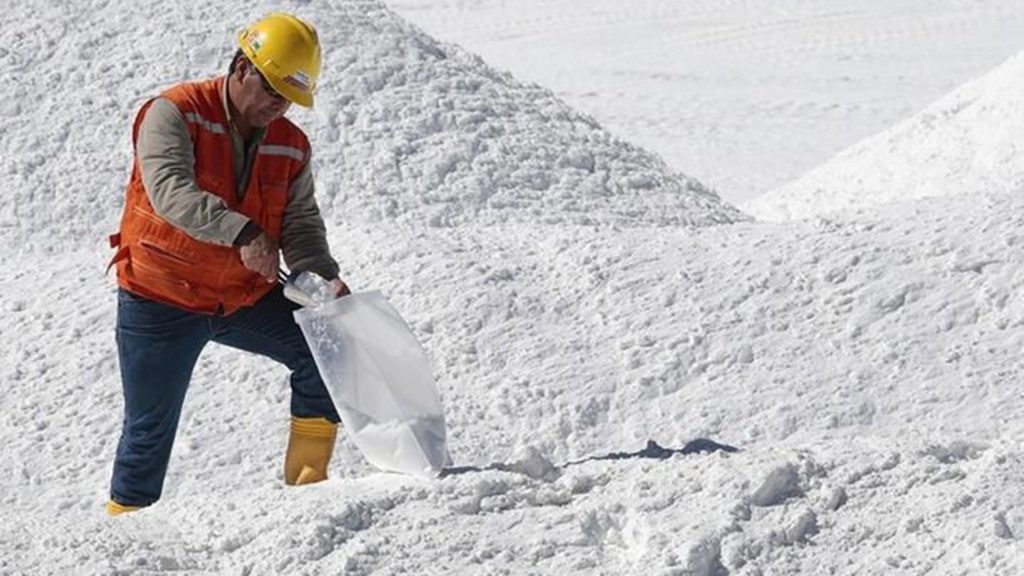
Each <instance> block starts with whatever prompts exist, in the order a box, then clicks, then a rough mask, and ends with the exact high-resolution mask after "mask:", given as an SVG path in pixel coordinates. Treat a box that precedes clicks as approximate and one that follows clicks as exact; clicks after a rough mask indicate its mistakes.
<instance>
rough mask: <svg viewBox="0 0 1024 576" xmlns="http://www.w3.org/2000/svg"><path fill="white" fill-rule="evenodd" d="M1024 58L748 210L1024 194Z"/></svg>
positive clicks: (788, 213)
mask: <svg viewBox="0 0 1024 576" xmlns="http://www.w3.org/2000/svg"><path fill="white" fill-rule="evenodd" d="M1022 94H1024V53H1021V54H1018V55H1017V56H1015V57H1013V58H1011V59H1010V60H1008V61H1007V62H1005V63H1004V64H1002V65H1001V66H999V67H997V68H996V69H995V70H994V71H992V72H990V73H989V74H988V75H986V76H984V77H982V78H979V79H976V80H973V81H971V82H968V83H967V84H965V85H963V86H961V87H960V88H958V89H957V90H955V91H953V92H952V93H950V94H948V95H947V96H945V97H943V98H942V99H940V100H938V101H937V102H935V103H934V104H932V105H931V106H929V107H928V108H926V109H925V110H924V111H922V112H921V113H920V114H917V115H916V116H914V117H912V118H910V119H908V120H906V121H904V122H902V123H900V124H898V125H896V126H895V127H893V128H892V129H890V130H888V131H886V132H883V133H881V134H877V135H875V136H872V137H871V138H868V139H866V140H864V141H862V142H860V143H858V144H856V145H854V146H852V147H851V148H848V149H847V150H845V151H843V152H842V153H840V154H838V155H837V156H836V157H834V158H833V159H831V160H829V161H828V162H826V163H825V164H823V165H821V166H819V167H818V168H815V169H814V170H812V171H810V172H809V173H807V174H806V175H805V176H803V177H802V178H800V179H799V180H797V181H795V182H792V183H790V184H788V185H786V186H783V187H782V188H779V189H776V190H774V191H772V192H769V193H767V194H765V195H764V196H762V197H760V198H758V199H756V200H754V201H752V202H751V203H749V204H747V205H745V206H744V208H745V209H746V210H747V211H748V212H749V213H751V214H753V215H755V216H757V217H758V218H763V219H766V220H787V219H795V218H806V217H809V216H814V215H817V214H822V213H825V212H831V211H835V210H841V209H856V208H862V207H866V206H870V205H873V204H881V203H884V202H890V201H894V200H906V199H913V198H923V197H932V196H945V195H950V194H976V193H980V192H1018V191H1020V190H1021V189H1022V188H1024V143H1022V140H1021V138H1022V136H1021V135H1022V134H1024V96H1022Z"/></svg>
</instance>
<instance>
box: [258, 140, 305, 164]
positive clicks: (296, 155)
mask: <svg viewBox="0 0 1024 576" xmlns="http://www.w3.org/2000/svg"><path fill="white" fill-rule="evenodd" d="M259 153H260V154H265V155H267V156H287V157H289V158H291V159H293V160H295V161H297V162H305V161H306V155H305V154H304V153H303V152H302V150H299V149H298V148H293V147H291V146H278V145H275V144H263V145H261V146H260V148H259Z"/></svg>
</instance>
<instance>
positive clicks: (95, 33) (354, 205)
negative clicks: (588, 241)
mask: <svg viewBox="0 0 1024 576" xmlns="http://www.w3.org/2000/svg"><path fill="white" fill-rule="evenodd" d="M68 10H69V9H67V8H63V7H61V6H57V5H54V6H50V7H48V8H46V9H45V10H41V12H40V11H35V12H34V11H32V10H29V9H28V8H23V7H20V6H19V7H14V8H12V13H9V14H6V15H5V18H6V20H7V21H9V22H10V23H11V25H12V26H14V27H15V28H16V30H15V31H14V38H15V41H13V42H12V43H11V44H10V46H9V47H8V48H5V50H4V51H0V70H5V71H8V72H11V73H13V74H15V75H16V76H17V77H18V78H19V81H18V82H17V83H13V84H9V85H7V86H6V87H5V88H4V90H5V93H4V98H0V112H2V114H0V134H2V135H3V136H4V137H3V138H0V159H2V160H0V173H3V174H4V175H5V176H6V181H7V183H8V192H7V193H8V196H7V197H8V198H9V201H8V202H5V203H4V204H3V205H2V207H0V235H2V236H4V237H7V238H8V239H14V238H17V239H18V242H19V245H20V246H22V247H23V248H24V249H26V250H28V249H32V248H40V247H42V248H50V249H53V248H58V247H59V248H60V249H61V250H65V249H70V248H74V247H77V246H89V247H94V246H99V245H101V243H102V242H103V239H104V238H105V236H106V234H108V233H109V232H111V231H113V230H114V229H116V227H117V221H118V218H119V216H120V210H121V204H122V201H123V189H124V185H125V182H126V181H127V178H128V171H129V167H130V159H131V142H130V130H131V122H132V118H133V117H134V115H135V113H136V111H137V110H138V108H139V106H140V105H141V104H142V102H144V101H145V100H146V99H147V98H149V97H151V96H153V95H156V94H158V93H159V92H160V91H161V90H162V89H163V88H165V87H168V86H170V85H172V84H174V83H177V82H179V81H182V80H186V79H196V80H198V79H202V78H206V77H211V76H214V75H217V74H220V73H223V71H224V69H225V68H226V64H227V62H228V61H229V59H230V56H231V54H232V53H233V51H234V40H233V39H234V34H235V33H236V32H237V30H239V29H240V28H241V27H242V26H243V25H245V23H247V22H248V21H249V20H250V19H252V18H254V17H255V16H257V15H258V14H253V13H250V11H249V10H237V7H234V6H232V5H231V4H230V3H225V4H224V5H221V4H217V3H213V4H209V5H206V6H204V11H205V12H204V14H203V16H202V17H201V18H183V17H182V14H181V13H180V12H176V11H172V10H161V9H159V7H155V6H148V5H133V6H132V7H131V8H130V9H127V8H124V7H123V6H121V5H119V4H116V3H114V4H107V5H102V6H99V7H97V9H96V10H90V11H88V12H87V13H83V14H70V13H68ZM299 14H300V15H301V16H303V17H305V18H307V19H309V20H310V21H311V22H313V23H314V24H315V25H316V26H317V28H318V30H319V32H320V37H321V42H322V45H323V46H324V50H325V51H324V60H325V61H324V67H323V70H324V74H323V76H322V78H321V87H320V89H319V92H318V99H317V107H316V108H315V109H314V110H312V111H305V110H302V109H299V108H297V107H296V108H294V109H293V110H292V112H291V113H290V117H291V118H292V119H293V120H295V121H296V122H297V123H298V124H299V125H301V126H302V127H303V128H304V129H306V131H307V132H308V133H309V134H310V136H311V140H312V142H313V146H314V157H313V158H314V162H315V165H314V167H315V169H316V172H317V181H318V186H319V195H320V199H321V206H322V208H323V210H324V214H325V217H326V219H327V220H328V221H333V222H334V223H336V224H337V223H350V222H353V221H363V222H376V221H381V220H389V221H397V222H399V223H408V224H410V225H420V224H424V225H431V226H451V225H456V224H460V223H465V222H469V221H473V222H476V223H497V222H510V221H511V222H516V221H523V222H548V223H581V224H588V223H606V224H616V225H631V224H636V225H694V226H696V225H706V224H712V223H717V222H731V221H734V220H737V219H739V218H741V217H742V216H741V213H740V212H738V211H737V210H736V209H735V208H733V207H731V206H729V205H727V204H724V203H723V202H722V201H721V200H719V198H718V196H717V195H715V194H714V193H713V192H712V191H710V190H708V189H707V188H705V187H704V186H702V185H701V184H700V183H699V182H697V181H696V180H693V179H691V178H688V177H686V176H682V175H679V174H676V173H674V172H672V171H671V169H669V168H668V167H667V166H666V164H665V163H664V162H663V161H662V160H661V159H660V158H658V157H656V156H654V155H652V154H650V153H648V152H645V151H643V150H641V149H639V148H637V147H635V146H632V145H629V144H627V143H625V142H623V141H621V140H618V139H616V138H614V137H613V136H611V135H610V134H609V133H608V132H606V131H605V130H603V129H602V128H601V127H600V126H598V125H597V123H596V122H594V121H593V120H592V119H590V118H588V117H586V116H584V115H582V114H580V113H578V112H575V111H574V110H572V109H571V108H570V107H569V106H568V105H566V104H565V103H563V102H562V101H560V100H558V99H557V98H556V97H555V96H554V95H553V94H552V93H551V92H550V91H548V90H545V89H542V88H540V87H538V86H534V85H527V84H523V83H520V82H517V81H516V80H515V79H513V78H512V77H511V76H509V75H508V74H504V73H500V72H497V71H494V70H492V69H490V68H489V67H487V65H486V64H484V63H483V61H481V60H480V59H479V58H476V57H474V56H472V55H470V54H467V53H466V52H465V51H463V50H462V49H460V48H458V47H456V46H450V45H442V44H439V43H438V42H436V41H434V40H433V39H431V38H429V37H428V36H426V35H425V34H423V33H422V32H420V31H419V30H417V29H415V28H414V27H412V26H411V25H410V24H408V23H406V22H405V21H404V20H402V19H401V18H399V17H398V16H397V15H395V14H394V13H393V12H391V11H390V10H388V9H387V8H386V7H384V5H383V4H381V3H380V2H376V1H359V0H350V1H342V2H335V3H330V4H328V3H310V4H307V5H303V6H302V7H301V10H299ZM51 22H53V23H55V24H54V25H52V26H51V25H50V24H49V23H51ZM68 22H74V23H75V30H76V32H75V34H71V33H70V29H69V28H68V26H69V24H67V23H68ZM30 102H31V104H29V103H30Z"/></svg>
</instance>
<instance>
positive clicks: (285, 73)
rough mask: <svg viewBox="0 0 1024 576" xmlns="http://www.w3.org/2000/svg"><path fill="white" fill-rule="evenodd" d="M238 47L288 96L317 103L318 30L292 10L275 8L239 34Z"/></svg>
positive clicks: (302, 103)
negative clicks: (277, 9) (284, 10)
mask: <svg viewBox="0 0 1024 576" xmlns="http://www.w3.org/2000/svg"><path fill="white" fill-rule="evenodd" d="M238 47H239V48H241V49H242V52H243V53H245V56H246V57H247V58H249V61H250V62H252V63H253V65H254V66H256V69H257V70H259V71H260V73H261V74H263V77H264V78H266V79H267V82H269V83H270V85H271V86H273V87H274V90H276V91H277V92H278V93H279V94H281V95H282V96H284V97H285V98H287V99H288V100H290V101H292V102H294V103H296V104H298V105H299V106H305V107H306V108H312V107H313V91H314V90H316V83H317V80H318V79H319V78H320V41H319V40H318V39H317V37H316V30H315V29H314V28H313V27H312V26H310V25H309V24H308V23H306V22H304V21H303V20H301V19H299V18H298V17H296V16H292V15H291V14H285V13H283V12H275V13H273V14H268V15H267V16H266V17H264V18H263V19H262V20H260V21H258V22H256V23H255V24H252V25H251V26H249V27H247V28H246V29H244V30H242V31H241V33H239V34H238Z"/></svg>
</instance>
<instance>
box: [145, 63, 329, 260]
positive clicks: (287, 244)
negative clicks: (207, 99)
mask: <svg viewBox="0 0 1024 576" xmlns="http://www.w3.org/2000/svg"><path fill="white" fill-rule="evenodd" d="M224 86H225V88H224V89H222V90H221V96H222V99H223V100H224V109H225V110H226V111H227V115H228V121H229V124H231V143H232V145H233V148H234V169H235V179H236V181H237V182H238V191H237V193H238V197H239V199H241V198H242V197H243V196H244V195H245V189H246V188H247V187H248V185H249V178H250V176H251V174H252V168H253V162H254V160H255V158H256V151H257V148H259V143H260V140H262V138H263V133H264V131H262V130H261V131H257V132H256V133H255V134H254V135H253V137H252V139H251V140H249V141H248V142H246V141H244V140H243V139H242V137H241V135H240V134H239V133H238V132H237V131H236V130H235V127H234V123H233V122H231V109H230V107H229V106H228V105H227V89H226V86H227V83H226V82H225V83H224ZM135 153H136V156H137V157H138V159H139V167H140V169H141V171H142V183H143V186H145V188H146V194H147V195H148V197H149V201H150V203H151V204H152V205H153V209H154V210H155V211H156V213H157V214H158V215H159V216H160V217H161V218H163V219H164V220H166V221H167V222H168V223H170V224H172V225H174V226H176V227H177V228H179V229H181V230H182V231H184V232H185V233H186V234H188V235H189V236H191V237H193V238H195V239H196V240H199V241H201V242H209V243H212V244H219V245H222V246H232V245H234V244H236V240H238V239H239V235H240V234H242V232H243V229H245V228H246V226H247V225H249V222H250V220H249V218H248V217H247V216H245V215H243V214H241V213H239V212H235V211H233V210H231V209H230V208H228V207H227V205H226V204H225V203H224V201H222V200H221V199H220V198H218V197H217V196H216V195H214V194H210V193H208V192H205V191H203V190H202V189H201V188H199V186H198V185H197V184H196V179H195V170H194V163H195V154H194V150H193V148H192V139H191V137H190V136H189V133H188V129H187V127H186V124H185V118H184V117H183V116H182V115H181V112H180V111H179V110H178V108H177V107H176V106H175V105H174V104H172V103H171V102H170V101H169V100H166V99H164V98H157V99H156V100H155V101H154V102H153V104H152V105H151V106H150V107H149V110H147V112H146V116H145V118H143V120H142V123H141V125H140V126H139V134H138V139H137V141H136V144H135ZM288 193H289V197H288V204H287V205H286V207H285V213H284V222H283V227H282V232H281V252H282V254H283V255H284V262H285V265H286V266H287V267H288V268H289V269H290V270H292V271H303V270H310V271H313V272H316V273H317V274H319V275H320V276H323V277H324V278H327V279H333V278H336V277H337V276H338V264H337V262H335V260H334V258H332V257H331V253H330V249H329V247H328V246H327V237H326V228H325V226H324V222H323V219H322V218H321V217H320V208H319V207H318V206H317V203H316V197H315V196H314V193H313V173H312V170H311V169H310V166H309V159H308V158H307V159H306V165H305V167H304V168H303V169H302V171H301V172H300V173H299V175H298V176H297V177H296V178H295V180H294V181H292V184H291V186H290V187H289V190H288ZM252 226H254V224H252V225H249V229H248V230H247V233H251V231H252Z"/></svg>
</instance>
